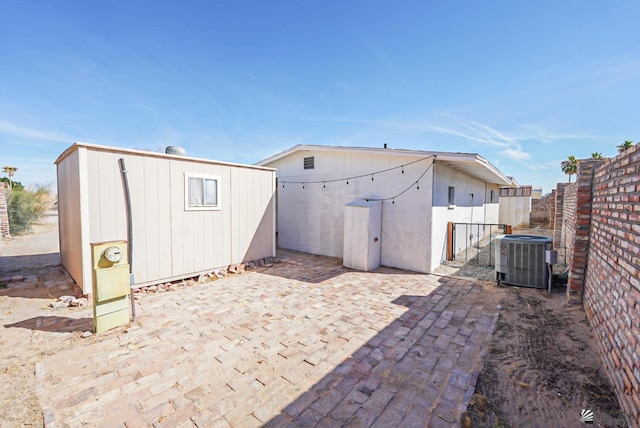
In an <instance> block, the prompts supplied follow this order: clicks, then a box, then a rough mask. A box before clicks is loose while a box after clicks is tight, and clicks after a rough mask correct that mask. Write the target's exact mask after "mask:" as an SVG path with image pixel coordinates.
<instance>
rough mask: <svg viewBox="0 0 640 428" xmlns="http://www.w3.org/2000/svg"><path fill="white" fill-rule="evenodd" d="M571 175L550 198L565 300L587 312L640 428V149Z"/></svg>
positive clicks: (585, 164) (585, 163)
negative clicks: (563, 265)
mask: <svg viewBox="0 0 640 428" xmlns="http://www.w3.org/2000/svg"><path fill="white" fill-rule="evenodd" d="M576 175H577V178H576V182H575V183H572V184H565V183H562V184H558V188H557V189H556V192H555V193H556V194H555V196H556V206H555V216H554V238H555V239H554V246H555V247H556V248H558V249H559V250H562V249H563V247H566V261H567V265H568V267H569V283H568V287H567V299H568V301H569V303H582V304H583V305H584V308H585V310H586V312H587V316H588V318H589V322H590V324H591V327H592V328H593V331H594V335H595V337H596V341H597V343H598V347H599V350H600V354H601V356H602V360H603V362H604V365H605V369H606V371H607V375H608V377H609V379H610V380H611V382H612V384H613V386H614V389H615V391H616V395H617V396H618V400H619V402H620V404H621V405H622V407H623V409H624V411H625V413H626V414H627V416H628V419H629V422H630V424H631V426H640V145H636V146H634V147H632V148H631V149H629V150H627V151H625V152H624V153H622V154H620V155H618V156H617V157H615V158H613V159H604V160H596V159H587V160H582V161H580V162H579V164H578V172H577V174H576ZM561 253H562V251H561Z"/></svg>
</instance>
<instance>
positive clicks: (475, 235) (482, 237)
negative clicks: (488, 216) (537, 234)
mask: <svg viewBox="0 0 640 428" xmlns="http://www.w3.org/2000/svg"><path fill="white" fill-rule="evenodd" d="M508 229H509V227H508V226H507V225H506V224H493V223H449V227H448V234H449V236H448V243H447V260H449V261H458V262H462V263H469V264H475V265H478V266H495V263H496V260H495V251H494V248H495V247H494V245H495V244H494V240H495V237H496V236H498V235H504V234H506V233H508V232H507V231H508Z"/></svg>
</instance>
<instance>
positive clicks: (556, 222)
mask: <svg viewBox="0 0 640 428" xmlns="http://www.w3.org/2000/svg"><path fill="white" fill-rule="evenodd" d="M568 185H569V183H558V187H557V188H556V190H555V210H554V215H553V248H555V249H557V250H562V254H563V255H564V247H565V241H564V240H563V239H562V238H563V233H564V224H563V219H564V189H565V188H566V187H567V186H568Z"/></svg>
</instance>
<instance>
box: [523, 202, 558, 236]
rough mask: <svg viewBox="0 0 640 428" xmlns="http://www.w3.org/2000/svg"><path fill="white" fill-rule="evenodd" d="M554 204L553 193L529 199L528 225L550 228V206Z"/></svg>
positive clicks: (551, 225)
mask: <svg viewBox="0 0 640 428" xmlns="http://www.w3.org/2000/svg"><path fill="white" fill-rule="evenodd" d="M554 204H555V194H548V195H544V196H543V197H541V198H540V199H532V200H531V213H530V214H529V225H530V227H538V226H539V227H541V228H544V229H551V228H552V227H553V217H551V213H552V211H553V210H552V207H553V206H554Z"/></svg>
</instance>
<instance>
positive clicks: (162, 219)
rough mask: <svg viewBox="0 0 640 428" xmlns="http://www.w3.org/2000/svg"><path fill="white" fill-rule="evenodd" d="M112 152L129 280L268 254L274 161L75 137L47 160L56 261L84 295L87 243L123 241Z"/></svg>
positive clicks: (183, 273)
mask: <svg viewBox="0 0 640 428" xmlns="http://www.w3.org/2000/svg"><path fill="white" fill-rule="evenodd" d="M119 159H124V162H125V165H126V169H127V171H128V178H129V187H130V194H131V214H132V220H133V230H132V232H133V254H132V262H133V274H134V277H135V286H136V287H142V286H145V285H150V284H157V283H160V282H166V281H171V280H176V279H181V278H186V277H190V276H195V275H198V274H200V273H203V272H208V271H211V270H213V269H216V268H221V267H226V266H228V265H230V264H234V263H241V262H243V261H249V260H257V259H260V258H264V257H273V256H275V170H274V169H271V168H264V167H257V166H251V165H241V164H233V163H226V162H219V161H213V160H206V159H196V158H189V157H182V156H176V155H167V154H163V153H154V152H145V151H139V150H128V149H120V148H113V147H104V146H98V145H93V144H86V143H75V144H73V145H72V146H71V147H69V148H68V149H67V150H65V151H64V152H63V153H62V154H61V155H60V156H59V157H58V159H57V160H56V161H55V163H56V165H57V176H58V205H59V229H60V260H61V263H62V265H63V266H64V267H65V268H66V269H67V271H68V272H69V274H70V275H71V276H72V277H73V279H74V280H75V281H76V283H77V284H78V285H79V286H80V287H81V288H82V289H83V290H84V292H85V293H89V292H91V275H92V272H91V253H90V249H91V243H96V242H105V241H117V240H127V210H126V202H125V193H124V186H123V178H122V173H121V170H120V165H119V163H118V162H119ZM190 178H193V179H194V180H193V181H190ZM190 183H191V184H190ZM190 185H191V187H189V186H190ZM189 194H191V199H190V198H189ZM202 199H204V201H203V200H202Z"/></svg>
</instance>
